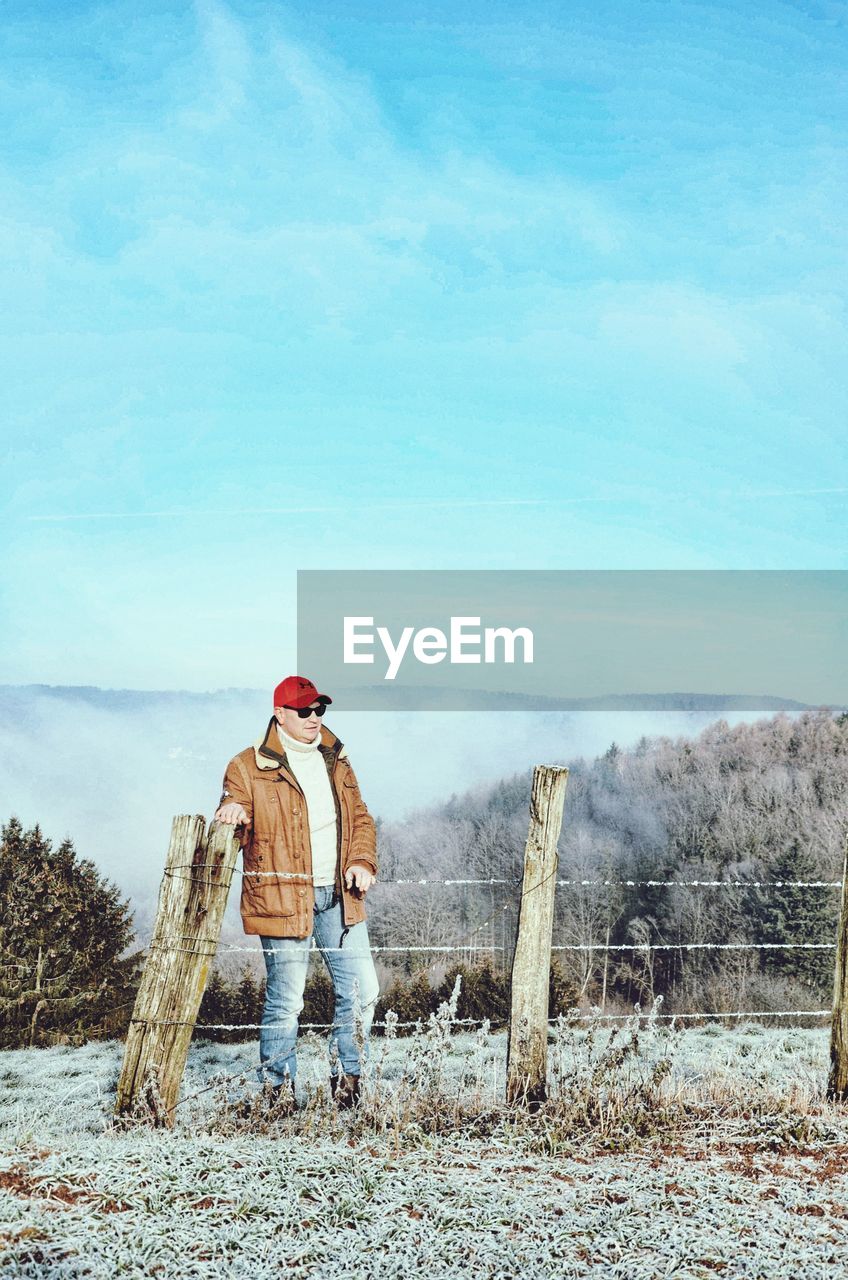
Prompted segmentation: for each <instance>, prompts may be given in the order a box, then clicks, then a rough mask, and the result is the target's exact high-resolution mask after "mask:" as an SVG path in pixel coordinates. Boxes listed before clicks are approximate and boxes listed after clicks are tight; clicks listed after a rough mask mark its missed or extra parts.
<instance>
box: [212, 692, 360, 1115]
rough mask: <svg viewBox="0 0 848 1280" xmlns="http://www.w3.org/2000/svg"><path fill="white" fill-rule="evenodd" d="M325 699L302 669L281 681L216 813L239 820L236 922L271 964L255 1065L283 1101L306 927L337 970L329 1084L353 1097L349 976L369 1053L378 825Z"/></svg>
mask: <svg viewBox="0 0 848 1280" xmlns="http://www.w3.org/2000/svg"><path fill="white" fill-rule="evenodd" d="M332 701H333V700H332V698H329V697H328V696H327V695H326V694H325V693H319V692H318V690H317V689H316V687H315V685H314V684H313V683H312V681H311V680H307V679H305V678H304V677H303V676H287V677H286V679H285V680H283V681H281V683H280V684H278V685H277V687H276V689H275V690H274V714H273V716H272V717H271V719H270V720H269V722H268V727H267V729H266V730H265V733H264V735H263V737H261V738H260V739H258V740H257V741H256V742H255V743H254V745H253V746H252V747H247V748H246V749H245V750H244V751H241V752H239V754H238V755H237V756H234V757H233V759H232V760H231V761H230V763H229V764H228V765H227V770H226V773H225V775H224V791H223V795H222V796H221V801H220V805H219V807H218V810H217V812H216V813H215V820H216V821H217V822H225V823H232V824H233V825H234V826H236V827H240V828H241V834H240V837H239V838H240V843H241V848H242V856H243V860H244V874H243V876H242V888H241V915H242V922H243V925H244V931H245V933H248V934H258V935H259V937H260V938H261V941H262V950H263V954H264V958H265V970H266V974H267V982H266V988H265V1008H264V1011H263V1015H262V1026H261V1028H260V1034H259V1058H260V1065H259V1068H258V1071H257V1074H258V1077H259V1080H260V1083H264V1084H266V1085H268V1086H270V1091H271V1094H272V1096H273V1097H274V1098H275V1099H276V1100H278V1101H279V1102H280V1103H281V1104H282V1105H283V1106H284V1107H285V1109H287V1110H291V1109H293V1107H294V1081H295V1075H296V1072H297V1061H296V1055H295V1042H296V1040H297V1030H298V1017H299V1016H300V1013H301V1012H302V1010H303V991H304V985H305V982H306V970H307V965H308V962H309V949H310V942H311V939H312V936H313V933H314V935H315V944H316V946H317V948H318V950H320V952H321V954H322V956H323V958H324V961H325V963H326V965H327V968H328V969H329V972H330V977H331V978H332V982H333V991H334V995H335V1009H334V1018H333V1028H332V1032H331V1035H330V1037H329V1043H328V1050H329V1054H330V1062H331V1075H330V1086H331V1091H332V1096H333V1097H334V1098H335V1099H336V1101H337V1103H338V1104H339V1105H340V1106H345V1107H349V1106H354V1105H355V1104H356V1103H357V1102H358V1101H359V1077H360V1072H361V1067H362V1063H361V1061H360V1055H359V1050H358V1048H357V1045H356V1041H355V1031H356V1027H355V1018H354V1011H355V1007H354V980H358V984H359V1001H360V1005H361V1009H362V1028H363V1038H364V1045H363V1057H365V1058H366V1059H367V1056H368V1036H369V1033H370V1029H371V1023H372V1021H373V1018H374V1007H375V1005H376V1003H377V998H378V996H379V994H380V989H379V982H378V979H377V974H376V971H375V969H374V961H373V959H372V956H371V948H370V945H369V941H368V926H367V923H366V914H365V895H366V894H367V892H368V890H369V889H370V888H371V886H372V885H373V884H374V881H375V879H376V876H377V835H376V828H375V825H374V819H373V818H372V817H371V814H370V813H369V812H368V809H367V807H366V805H365V801H364V800H363V799H362V796H361V794H360V791H359V784H358V782H357V780H356V775H355V774H354V772H353V769H352V767H351V764H350V760H349V759H348V756H347V750H346V748H345V746H344V744H343V743H342V742H341V741H340V739H339V738H337V737H336V735H335V734H334V733H333V732H332V731H331V730H330V729H329V728H328V727H327V726H326V725H322V723H321V717H322V716H323V715H324V712H325V711H326V709H327V705H328V704H329V703H331V702H332ZM334 1048H337V1050H338V1059H339V1061H340V1065H341V1070H340V1071H336V1072H333V1071H332V1064H333V1062H334V1060H335V1059H334Z"/></svg>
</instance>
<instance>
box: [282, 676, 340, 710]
mask: <svg viewBox="0 0 848 1280" xmlns="http://www.w3.org/2000/svg"><path fill="white" fill-rule="evenodd" d="M332 701H333V699H332V698H328V697H327V695H326V693H319V692H318V690H317V689H316V688H315V685H314V684H313V683H312V681H311V680H307V679H306V678H305V676H286V678H285V680H281V681H280V683H279V684H278V685H277V687H276V689H275V690H274V706H275V707H308V706H309V704H310V703H311V702H332Z"/></svg>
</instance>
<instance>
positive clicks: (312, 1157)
mask: <svg viewBox="0 0 848 1280" xmlns="http://www.w3.org/2000/svg"><path fill="white" fill-rule="evenodd" d="M554 1033H555V1039H554V1040H552V1043H551V1050H550V1064H549V1065H550V1092H551V1098H550V1100H549V1103H548V1104H546V1106H545V1108H543V1109H542V1110H541V1111H540V1112H538V1113H537V1114H535V1115H527V1114H526V1113H521V1112H519V1113H515V1112H513V1113H509V1112H508V1111H507V1110H506V1109H505V1108H504V1104H503V1095H504V1067H505V1061H506V1041H505V1035H504V1033H499V1034H489V1033H488V1032H487V1030H485V1029H484V1031H483V1032H482V1033H480V1034H478V1035H471V1034H458V1035H448V1032H447V1028H446V1027H445V1026H444V1025H442V1026H436V1025H435V1024H434V1025H433V1026H431V1027H430V1028H429V1029H426V1028H425V1029H424V1031H423V1033H422V1034H421V1035H416V1036H415V1037H410V1038H403V1039H388V1040H384V1039H382V1038H381V1039H375V1040H374V1041H372V1046H373V1051H372V1059H371V1064H370V1068H369V1073H368V1077H369V1078H368V1082H367V1086H366V1095H367V1096H366V1101H365V1103H364V1105H363V1108H362V1109H361V1111H360V1112H359V1113H357V1114H355V1115H351V1114H350V1113H346V1112H342V1113H339V1112H337V1111H336V1110H335V1109H334V1108H333V1107H331V1106H330V1105H329V1103H328V1102H327V1099H326V1094H325V1091H324V1087H323V1086H324V1081H325V1077H326V1069H327V1062H326V1051H325V1048H324V1045H323V1042H322V1041H320V1040H319V1039H318V1038H317V1037H316V1036H314V1035H306V1036H304V1037H303V1038H302V1040H301V1042H300V1049H299V1071H298V1092H299V1094H300V1096H301V1101H302V1102H304V1103H305V1104H306V1105H305V1107H304V1109H303V1110H301V1111H299V1112H298V1113H297V1114H296V1115H295V1116H293V1117H290V1118H285V1119H279V1120H277V1121H274V1120H263V1119H262V1117H261V1114H260V1113H259V1112H257V1114H256V1115H254V1116H253V1117H249V1118H247V1119H244V1118H240V1117H239V1115H238V1114H237V1113H236V1112H235V1110H234V1107H233V1105H232V1104H233V1103H234V1102H235V1100H236V1099H237V1098H240V1097H243V1096H244V1095H245V1093H248V1094H250V1093H251V1091H252V1090H254V1089H255V1083H254V1081H253V1078H252V1068H253V1066H254V1064H255V1062H256V1056H257V1046H256V1045H255V1044H244V1045H226V1046H215V1045H210V1044H208V1043H204V1042H202V1041H201V1042H198V1043H196V1044H195V1045H194V1046H193V1048H192V1051H191V1055H190V1059H189V1066H188V1069H187V1072H186V1078H185V1082H184V1089H183V1094H182V1095H181V1096H182V1097H183V1099H185V1100H184V1101H183V1102H182V1103H181V1105H180V1107H179V1109H178V1111H177V1113H176V1124H175V1127H174V1129H173V1130H170V1131H169V1130H163V1129H151V1128H148V1127H141V1128H131V1129H128V1130H122V1129H120V1128H116V1127H114V1126H113V1125H112V1121H111V1112H112V1105H113V1101H114V1088H115V1083H116V1080H117V1075H118V1070H119V1067H120V1061H121V1053H122V1046H121V1045H120V1044H118V1043H115V1042H108V1043H100V1044H91V1045H87V1046H85V1047H83V1048H76V1049H72V1048H64V1047H57V1048H52V1049H41V1050H16V1051H6V1052H4V1053H0V1153H1V1154H0V1276H2V1277H3V1280H6V1277H12V1276H27V1277H33V1280H36V1278H37V1280H52V1278H53V1277H74V1278H76V1277H92V1278H95V1277H96V1278H99V1277H103V1278H104V1280H105V1278H106V1277H112V1276H138V1277H141V1276H161V1277H204V1278H206V1277H208V1278H209V1280H212V1278H213V1277H215V1278H216V1280H217V1278H218V1277H223V1278H225V1280H230V1278H232V1280H235V1278H236V1277H239V1278H241V1277H244V1278H245V1280H247V1278H248V1277H250V1280H267V1278H269V1277H271V1276H273V1277H275V1278H276V1277H278V1276H280V1275H282V1274H285V1275H286V1276H287V1277H290V1280H301V1278H302V1277H303V1278H305V1277H321V1278H324V1277H326V1278H327V1280H329V1278H330V1277H334V1278H335V1277H341V1276H344V1277H346V1278H358V1277H368V1276H374V1277H386V1278H387V1280H389V1278H390V1277H396V1276H410V1275H413V1274H420V1275H427V1276H428V1277H446V1276H468V1277H484V1276H485V1277H499V1276H503V1277H507V1276H509V1277H511V1276H522V1277H529V1278H533V1277H537V1276H539V1277H546V1276H551V1277H554V1276H556V1277H571V1276H581V1277H582V1276H598V1277H600V1276H603V1277H610V1276H622V1277H632V1278H633V1280H638V1278H639V1277H657V1276H671V1275H674V1276H675V1277H696V1276H697V1277H707V1276H715V1275H722V1276H726V1277H734V1276H739V1277H742V1276H744V1277H764V1278H765V1277H768V1278H769V1280H770V1278H771V1277H776V1276H786V1277H790V1276H793V1277H799V1280H801V1278H802V1277H813V1276H815V1277H826V1276H827V1277H830V1276H833V1275H834V1274H836V1268H837V1267H844V1266H845V1265H846V1264H848V1111H846V1110H845V1109H843V1108H832V1107H828V1105H827V1104H826V1103H825V1101H824V1097H823V1094H824V1087H825V1083H826V1075H827V1053H828V1039H827V1032H826V1031H825V1030H824V1029H820V1030H799V1029H791V1030H790V1029H782V1030H772V1029H768V1030H764V1029H763V1028H761V1027H759V1026H756V1025H743V1026H740V1027H734V1028H732V1029H731V1030H725V1029H723V1028H720V1027H718V1026H715V1025H712V1026H704V1027H699V1028H691V1029H689V1030H686V1031H683V1032H682V1033H671V1032H668V1031H663V1030H662V1029H661V1027H657V1026H656V1025H654V1026H653V1027H649V1028H648V1029H647V1030H645V1029H644V1028H643V1029H642V1031H641V1032H640V1033H639V1036H638V1042H637V1041H636V1040H634V1039H633V1028H632V1027H631V1028H630V1029H629V1030H628V1029H625V1030H622V1031H621V1032H620V1033H619V1034H618V1035H617V1037H616V1038H615V1039H614V1040H613V1042H612V1043H611V1044H608V1043H607V1036H608V1032H607V1031H606V1030H604V1029H602V1028H601V1027H596V1028H589V1029H587V1028H586V1026H585V1024H583V1025H581V1026H580V1027H579V1028H578V1027H574V1026H567V1027H566V1026H562V1025H561V1026H560V1027H559V1029H556V1028H555V1029H554ZM245 1071H247V1073H248V1074H247V1076H246V1078H239V1075H238V1073H240V1072H245ZM223 1075H230V1076H232V1075H235V1078H234V1079H228V1080H225V1079H223V1078H222V1077H223ZM210 1084H211V1085H212V1087H211V1088H209V1087H208V1086H209V1085H210ZM199 1090H203V1092H198V1091H199ZM192 1095H196V1096H192Z"/></svg>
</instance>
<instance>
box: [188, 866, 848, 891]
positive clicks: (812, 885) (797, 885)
mask: <svg viewBox="0 0 848 1280" xmlns="http://www.w3.org/2000/svg"><path fill="white" fill-rule="evenodd" d="M204 867H214V868H215V869H217V870H220V869H221V866H220V864H218V863H207V862H195V863H191V862H185V863H177V864H175V866H174V867H166V868H165V871H164V874H165V875H166V876H171V877H172V878H173V879H175V880H187V881H189V882H191V883H194V884H208V883H209V880H208V878H207V877H203V876H179V875H176V874H175V872H176V871H177V870H178V869H180V868H184V869H190V870H201V869H203V868H204ZM231 870H232V872H233V873H234V874H236V875H240V876H257V877H262V876H269V877H270V876H275V877H276V878H277V879H278V880H297V881H306V882H309V881H312V880H314V878H315V876H314V873H310V872H308V871H260V870H250V871H248V870H246V869H244V868H242V867H233V868H232V869H231ZM521 883H522V878H521V877H519V878H517V879H510V878H506V877H502V876H493V877H489V878H474V879H471V878H463V879H446V880H437V879H427V878H423V879H417V880H383V879H380V878H378V879H377V880H376V881H375V883H374V888H377V887H378V886H380V887H382V886H385V885H413V886H419V885H442V886H444V885H494V884H502V885H513V886H518V885H520V884H521ZM556 883H557V886H558V887H561V888H567V887H571V888H573V887H575V886H576V887H580V888H608V889H610V888H611V889H638V888H650V889H658V888H669V889H670V888H675V889H841V888H842V881H841V880H597V879H587V880H563V879H559V880H557V882H556Z"/></svg>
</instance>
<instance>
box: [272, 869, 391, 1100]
mask: <svg viewBox="0 0 848 1280" xmlns="http://www.w3.org/2000/svg"><path fill="white" fill-rule="evenodd" d="M312 933H314V935H315V946H316V947H317V949H318V950H319V951H320V952H321V955H322V956H323V958H324V963H325V964H326V966H327V968H328V970H329V972H330V977H331V978H332V980H333V993H334V996H335V1006H334V1010H333V1026H332V1030H331V1032H330V1037H329V1040H328V1044H327V1052H328V1055H329V1057H330V1061H331V1063H332V1060H333V1047H334V1045H335V1046H336V1048H337V1051H338V1055H339V1061H340V1064H341V1069H342V1071H344V1072H346V1073H347V1074H348V1075H354V1076H358V1075H359V1074H360V1071H361V1066H362V1064H361V1063H360V1060H359V1051H358V1049H357V1047H356V1042H355V1040H354V1032H355V1030H356V1028H355V1023H354V991H353V982H354V979H355V978H356V979H358V980H359V1003H360V1006H361V1009H362V1029H363V1037H364V1042H365V1043H364V1048H363V1057H364V1058H365V1060H366V1061H367V1059H368V1036H369V1034H370V1031H371V1023H372V1022H373V1020H374V1008H375V1006H376V1004H377V998H378V996H379V994H380V984H379V981H378V978H377V973H376V970H375V968H374V961H373V958H372V956H371V947H370V945H369V942H368V926H367V924H366V922H365V921H364V920H362V921H360V922H359V924H352V925H350V926H348V928H347V930H345V924H344V920H343V917H342V903H341V899H340V898H339V897H337V895H336V893H335V886H334V885H331V884H328V885H316V886H315V910H314V913H313V925H312ZM311 940H312V934H310V935H309V936H308V937H306V938H268V937H265V935H261V941H262V951H263V954H264V957H265V972H266V974H267V978H266V984H265V1008H264V1010H263V1013H262V1025H261V1027H260V1031H259V1063H260V1065H259V1067H258V1069H257V1076H258V1078H259V1081H260V1083H262V1082H264V1081H268V1082H269V1083H270V1084H282V1082H283V1080H284V1079H285V1077H286V1075H288V1076H290V1078H291V1080H292V1082H293V1081H294V1078H295V1075H296V1073H297V1058H296V1054H295V1041H296V1040H297V1029H298V1018H299V1016H300V1014H301V1012H302V1011H303V989H304V986H305V985H306V970H307V967H308V964H309V952H310V943H311ZM335 948H341V949H340V950H336V949H335Z"/></svg>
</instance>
